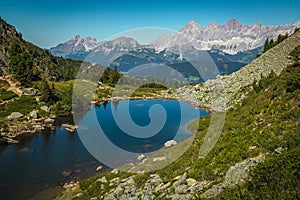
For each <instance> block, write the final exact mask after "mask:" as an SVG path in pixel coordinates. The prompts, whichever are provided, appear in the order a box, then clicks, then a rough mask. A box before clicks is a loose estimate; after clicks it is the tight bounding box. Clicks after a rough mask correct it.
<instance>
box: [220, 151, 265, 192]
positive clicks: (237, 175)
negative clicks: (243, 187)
mask: <svg viewBox="0 0 300 200" xmlns="http://www.w3.org/2000/svg"><path fill="white" fill-rule="evenodd" d="M264 159H265V156H264V155H259V156H257V157H254V158H248V159H246V160H244V161H242V162H240V163H237V164H235V165H234V166H231V167H230V168H229V170H228V171H227V172H226V175H225V180H224V186H225V187H233V186H235V185H240V184H242V183H245V182H246V181H247V178H248V171H249V168H250V167H254V166H255V165H257V163H259V162H262V161H263V160H264Z"/></svg>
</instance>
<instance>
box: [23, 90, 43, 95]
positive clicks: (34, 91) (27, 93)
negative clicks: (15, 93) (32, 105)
mask: <svg viewBox="0 0 300 200" xmlns="http://www.w3.org/2000/svg"><path fill="white" fill-rule="evenodd" d="M38 92H39V91H38V90H37V89H34V88H24V89H23V90H22V94H23V95H31V96H36V95H37V93H38Z"/></svg>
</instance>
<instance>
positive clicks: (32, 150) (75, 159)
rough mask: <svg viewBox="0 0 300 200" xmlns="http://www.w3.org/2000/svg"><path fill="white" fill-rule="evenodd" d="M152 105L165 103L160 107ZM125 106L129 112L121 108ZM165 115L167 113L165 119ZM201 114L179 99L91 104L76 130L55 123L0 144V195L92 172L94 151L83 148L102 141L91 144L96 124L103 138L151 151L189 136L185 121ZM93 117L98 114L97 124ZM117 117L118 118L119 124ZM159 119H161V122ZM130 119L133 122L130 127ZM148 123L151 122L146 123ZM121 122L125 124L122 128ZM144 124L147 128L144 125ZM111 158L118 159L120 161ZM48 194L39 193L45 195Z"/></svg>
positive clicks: (19, 194) (18, 195) (29, 193)
mask: <svg viewBox="0 0 300 200" xmlns="http://www.w3.org/2000/svg"><path fill="white" fill-rule="evenodd" d="M155 105H156V106H157V105H159V106H161V107H163V108H164V111H163V110H162V109H161V108H160V107H159V106H158V107H155ZM128 106H129V107H128ZM153 106H154V107H153ZM128 108H129V111H130V112H129V115H130V117H129V116H128V115H127V114H128V113H127V112H125V110H126V109H128ZM179 108H180V109H179ZM151 109H152V110H151ZM182 110H183V111H184V113H185V116H184V118H182V113H181V112H182ZM149 113H150V114H149ZM164 115H166V116H167V117H166V118H164V117H163V116H164ZM204 115H207V113H206V112H205V111H203V110H201V109H195V108H194V107H193V106H191V105H189V104H186V103H181V104H180V106H179V102H178V101H174V100H135V101H119V102H108V103H107V104H105V105H104V104H102V105H100V106H98V107H91V109H90V110H89V111H88V112H87V113H85V114H84V115H83V116H82V117H81V118H80V119H79V121H78V124H79V126H80V127H79V130H80V131H79V132H78V133H80V134H78V133H69V132H67V131H66V130H65V129H64V128H62V127H60V125H59V123H58V124H57V125H56V130H55V131H50V130H43V131H41V132H40V133H39V134H35V135H34V136H32V137H28V138H26V139H24V140H23V141H22V142H21V143H19V144H15V145H9V146H2V147H1V146H0V199H1V200H5V199H29V198H32V197H34V196H35V195H36V194H38V193H40V192H41V191H45V190H47V189H49V191H50V192H49V193H51V188H59V187H61V186H60V185H61V184H62V183H65V182H67V181H70V180H79V179H82V178H87V177H90V176H92V175H95V174H96V173H97V172H96V170H95V169H96V168H97V166H99V165H102V164H101V162H100V161H98V160H97V159H95V158H94V157H93V156H92V155H91V154H90V152H92V153H93V150H91V149H89V150H87V149H86V148H85V146H87V147H89V145H90V144H92V145H98V146H99V144H100V146H101V142H100V141H97V140H96V139H95V140H94V141H93V143H90V144H89V142H91V141H90V140H91V139H92V140H93V137H94V136H95V138H97V137H98V133H97V129H95V127H96V126H99V125H100V127H101V128H102V130H103V132H104V134H105V137H106V138H107V139H108V140H109V141H111V143H112V144H114V145H116V146H118V147H119V148H120V149H123V150H126V151H131V152H135V153H144V152H145V153H151V152H152V151H155V150H158V149H160V148H162V147H163V144H164V142H166V141H167V140H170V139H173V138H175V139H176V141H178V142H180V141H183V140H184V139H186V138H188V137H189V136H190V135H191V133H190V132H189V131H188V130H187V125H188V123H190V122H191V121H192V120H194V119H196V118H198V117H200V116H204ZM93 116H96V122H97V123H98V125H96V124H95V121H94V120H95V119H93ZM116 118H118V119H121V120H120V121H121V122H119V123H117V122H116V120H115V119H116ZM128 118H131V119H132V121H130V120H128ZM156 119H159V120H156ZM162 119H163V120H165V121H164V122H163V123H162V122H161V121H163V120H162ZM66 120H70V119H63V122H64V123H65V122H66ZM58 121H59V120H58ZM132 122H134V123H135V124H136V125H137V127H135V126H132V125H131V123H132ZM151 123H154V125H153V126H150V125H151ZM155 123H156V124H155ZM125 125H127V127H125V128H120V127H124V126H125ZM148 125H149V126H148ZM145 126H148V127H149V129H142V128H143V127H145ZM160 126H161V127H162V129H161V127H160ZM131 127H132V130H133V131H132V132H136V131H137V132H138V133H137V134H136V135H134V133H133V134H132V135H130V134H128V131H130V128H131ZM157 127H159V128H160V129H159V131H158V132H157V134H155V135H151V134H152V132H153V131H157V130H156V129H157ZM139 130H142V131H139ZM126 132H127V133H126ZM91 136H92V137H91ZM82 141H84V144H83V142H82ZM89 151H90V152H89ZM102 153H104V154H105V155H106V154H109V153H108V152H102ZM110 156H112V157H113V156H114V155H109V157H110ZM100 160H101V159H100ZM115 162H117V164H120V163H118V160H116V161H115ZM105 169H107V167H104V170H105ZM63 171H66V172H71V175H70V176H67V177H65V176H63V175H62V172H63ZM57 186H59V187H57ZM52 193H53V192H52ZM46 196H48V195H45V196H44V197H43V198H45V199H47V198H46ZM48 197H51V196H48ZM40 198H41V197H40Z"/></svg>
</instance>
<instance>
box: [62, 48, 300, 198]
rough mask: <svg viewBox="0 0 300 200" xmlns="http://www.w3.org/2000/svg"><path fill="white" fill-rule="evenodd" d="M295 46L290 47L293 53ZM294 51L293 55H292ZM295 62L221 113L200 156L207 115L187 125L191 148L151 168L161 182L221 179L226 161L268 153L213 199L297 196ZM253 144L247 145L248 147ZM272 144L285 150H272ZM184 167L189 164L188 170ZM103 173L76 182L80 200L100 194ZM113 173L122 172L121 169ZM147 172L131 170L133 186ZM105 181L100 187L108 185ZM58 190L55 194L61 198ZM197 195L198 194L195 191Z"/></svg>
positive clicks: (299, 68) (299, 129) (299, 91)
mask: <svg viewBox="0 0 300 200" xmlns="http://www.w3.org/2000/svg"><path fill="white" fill-rule="evenodd" d="M299 50H300V48H298V49H297V51H295V52H294V54H299V52H300V51H299ZM294 56H295V55H294ZM299 75H300V65H299V64H298V65H294V66H289V67H288V68H286V69H285V70H284V71H283V72H282V74H281V75H279V76H278V77H275V78H269V79H265V80H264V84H262V85H263V87H262V88H261V90H260V91H259V92H258V93H256V92H254V91H253V92H252V93H251V94H249V96H248V97H247V98H246V99H245V100H244V101H243V103H242V105H241V106H240V107H237V108H234V109H232V110H230V111H228V112H227V113H226V121H225V126H224V129H223V133H222V135H221V137H220V138H219V141H218V143H217V144H216V146H215V147H214V149H213V150H212V151H211V152H210V153H209V154H208V156H206V157H205V158H202V159H198V151H199V149H200V146H201V144H202V141H203V136H204V135H205V133H206V130H207V126H208V124H209V121H210V117H205V118H201V119H200V120H199V124H198V122H197V123H196V122H194V123H192V124H191V125H190V128H191V129H192V130H193V131H194V132H196V135H195V139H194V143H193V145H192V147H191V148H190V149H189V150H187V152H185V153H184V155H183V156H181V157H180V158H179V159H178V160H177V161H175V162H174V163H173V164H171V165H169V166H168V167H166V168H165V169H162V170H159V171H157V172H156V173H158V174H160V176H161V177H162V178H163V180H164V181H165V182H167V181H169V180H170V179H171V178H173V177H175V176H177V175H179V174H182V173H184V172H187V173H188V177H193V178H196V179H197V180H198V181H201V180H212V181H213V182H214V183H218V182H221V181H222V180H223V178H224V175H225V173H226V171H227V170H228V169H229V167H230V166H232V165H234V164H235V163H237V162H240V161H242V160H244V159H246V158H249V157H254V156H257V155H259V154H261V153H267V152H268V153H269V154H268V158H267V160H266V161H265V162H263V163H261V164H259V165H258V167H257V168H256V169H254V170H252V172H251V173H252V177H253V178H252V180H251V182H249V183H247V184H246V185H244V186H240V187H237V188H234V189H231V190H228V189H227V190H225V192H224V193H222V194H221V195H220V196H218V197H217V199H260V198H268V199H271V198H274V199H278V198H289V199H296V198H297V197H298V198H299V195H300V190H299V188H300V187H299V186H300V174H299V171H300V166H299V165H300V162H299V156H298V155H299V153H300V148H299V144H300V135H299V133H300V126H299V123H300V122H299V119H300V106H299V105H300V88H299V87H298V88H297V87H296V88H295V90H294V91H290V92H287V88H288V87H290V84H291V83H295V82H296V86H297V81H298V83H299V81H300V80H299ZM254 145H255V146H257V148H256V149H254V150H249V147H250V146H254ZM278 147H283V148H285V150H284V151H283V153H282V154H277V153H274V150H275V149H276V148H278ZM187 167H189V169H188V170H186V169H187ZM102 176H106V178H107V179H108V180H110V179H112V178H114V177H115V176H116V175H113V174H110V173H102V174H99V175H98V176H97V177H94V178H92V179H88V180H84V181H81V183H80V190H81V192H83V194H84V195H83V196H82V198H83V199H90V198H91V197H95V196H98V197H100V196H101V195H102V194H101V192H100V189H99V184H97V183H95V180H96V179H97V178H99V177H102ZM118 176H122V177H126V176H128V174H125V173H121V174H119V175H118ZM148 176H149V174H143V175H137V176H136V177H135V182H136V184H137V186H140V185H142V184H143V183H144V182H145V181H146V180H147V178H148ZM110 189H112V188H109V187H108V186H107V188H106V190H110ZM64 195H70V194H67V193H65V194H63V196H61V197H66V196H64ZM196 195H197V196H200V194H196Z"/></svg>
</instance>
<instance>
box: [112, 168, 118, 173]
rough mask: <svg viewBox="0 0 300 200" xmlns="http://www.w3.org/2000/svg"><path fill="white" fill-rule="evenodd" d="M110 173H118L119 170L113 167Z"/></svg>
mask: <svg viewBox="0 0 300 200" xmlns="http://www.w3.org/2000/svg"><path fill="white" fill-rule="evenodd" d="M111 173H113V174H118V173H119V171H118V169H113V170H112V171H111Z"/></svg>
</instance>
